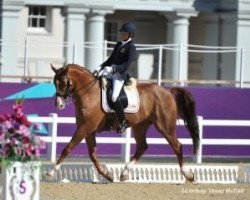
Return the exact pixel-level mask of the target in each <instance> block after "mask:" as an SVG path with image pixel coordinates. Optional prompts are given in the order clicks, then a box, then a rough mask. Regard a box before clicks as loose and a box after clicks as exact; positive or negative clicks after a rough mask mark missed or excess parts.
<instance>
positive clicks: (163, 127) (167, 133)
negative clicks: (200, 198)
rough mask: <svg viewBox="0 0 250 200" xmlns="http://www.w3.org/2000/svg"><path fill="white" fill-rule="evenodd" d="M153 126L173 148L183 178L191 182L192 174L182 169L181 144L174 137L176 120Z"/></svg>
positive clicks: (192, 179) (157, 122)
mask: <svg viewBox="0 0 250 200" xmlns="http://www.w3.org/2000/svg"><path fill="white" fill-rule="evenodd" d="M155 126H156V128H157V129H158V130H159V132H160V133H161V134H162V135H163V136H164V137H165V138H166V139H167V141H168V143H169V144H170V146H171V147H172V148H173V150H174V152H175V154H176V156H177V159H178V162H179V165H180V168H181V172H182V174H183V175H184V176H185V178H186V179H187V180H188V181H191V182H193V181H194V174H193V173H191V172H190V171H189V170H187V169H186V168H185V167H184V160H183V152H182V144H181V143H180V142H179V141H178V139H177V137H176V133H175V128H176V120H175V119H172V121H171V120H170V119H169V120H168V121H167V122H164V123H163V122H159V121H156V123H155Z"/></svg>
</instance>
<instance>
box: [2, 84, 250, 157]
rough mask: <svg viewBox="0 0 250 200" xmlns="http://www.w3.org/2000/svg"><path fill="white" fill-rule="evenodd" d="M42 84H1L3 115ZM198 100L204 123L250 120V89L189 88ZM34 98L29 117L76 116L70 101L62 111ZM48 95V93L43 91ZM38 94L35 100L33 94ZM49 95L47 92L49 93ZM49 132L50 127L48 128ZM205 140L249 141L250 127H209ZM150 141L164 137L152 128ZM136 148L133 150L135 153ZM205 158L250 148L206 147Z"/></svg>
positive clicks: (181, 133)
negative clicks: (17, 97)
mask: <svg viewBox="0 0 250 200" xmlns="http://www.w3.org/2000/svg"><path fill="white" fill-rule="evenodd" d="M37 85H39V84H34V83H33V84H31V83H30V84H29V83H27V84H20V83H0V113H8V112H11V109H12V105H13V104H14V101H15V100H13V99H12V100H10V99H9V98H8V97H10V96H11V95H13V94H16V93H18V92H20V91H26V90H29V88H33V89H34V87H35V86H37ZM186 89H187V90H189V91H190V92H191V93H192V94H193V96H194V99H195V102H196V109H197V114H198V115H199V116H203V118H204V119H237V120H250V106H249V99H250V89H240V88H219V87H213V88H212V87H187V88H186ZM31 91H32V92H31V95H30V96H29V95H28V98H25V104H24V112H25V114H27V115H29V114H37V115H39V116H48V115H49V113H57V114H58V115H59V116H67V117H73V116H74V105H73V103H72V102H71V101H70V102H69V103H68V106H67V107H66V109H64V110H62V111H59V110H57V109H56V108H55V106H54V97H53V96H52V97H46V95H45V96H44V95H43V97H41V98H39V93H41V90H40V91H39V90H38V91H34V90H31ZM43 92H44V91H43ZM34 93H37V94H36V95H34V96H35V97H34V98H33V97H32V94H34ZM45 93H46V91H45ZM45 128H47V124H45ZM74 130H75V125H67V124H60V125H59V128H58V135H60V136H71V135H72V134H73V133H74ZM203 134H204V138H222V139H223V138H227V139H233V138H235V139H249V138H250V127H243V128H242V127H205V128H204V133H203ZM147 135H148V138H150V137H159V138H160V137H162V136H161V135H160V134H159V133H158V132H157V131H156V130H155V128H154V127H153V126H152V127H150V129H149V130H148V133H147ZM97 136H102V137H105V136H108V137H110V136H114V137H117V136H118V137H119V135H118V134H117V133H110V132H103V133H100V134H98V135H97ZM177 136H178V137H179V138H190V137H189V134H188V132H187V131H186V130H185V128H183V127H178V128H177ZM64 146H65V144H59V145H58V148H57V153H58V154H59V153H60V152H61V150H62V148H63V147H64ZM134 149H135V145H133V146H132V152H134ZM183 149H184V154H185V155H192V146H190V145H185V146H184V147H183ZM98 152H99V154H100V155H111V156H112V155H114V156H116V155H120V153H121V145H119V144H114V145H113V144H112V145H110V144H99V145H98ZM72 154H73V155H87V148H86V145H85V144H80V145H79V146H77V147H76V148H75V149H74V151H73V152H72ZM146 155H153V156H154V155H155V156H157V155H162V156H163V155H168V156H169V155H170V156H172V155H173V150H172V149H171V148H170V147H169V145H149V148H148V150H147V152H146ZM203 155H204V156H216V157H219V156H223V157H230V156H232V157H250V156H249V155H250V146H237V144H236V145H235V146H225V145H220V146H217V145H216V146H215V145H209V146H203Z"/></svg>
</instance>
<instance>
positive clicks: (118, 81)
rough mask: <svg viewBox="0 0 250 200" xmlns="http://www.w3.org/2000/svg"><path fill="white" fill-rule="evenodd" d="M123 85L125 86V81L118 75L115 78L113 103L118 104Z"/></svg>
mask: <svg viewBox="0 0 250 200" xmlns="http://www.w3.org/2000/svg"><path fill="white" fill-rule="evenodd" d="M123 84H124V80H123V79H121V78H120V77H118V76H116V75H114V76H113V94H112V101H113V102H116V100H117V98H118V96H119V94H120V92H121V89H122V86H123Z"/></svg>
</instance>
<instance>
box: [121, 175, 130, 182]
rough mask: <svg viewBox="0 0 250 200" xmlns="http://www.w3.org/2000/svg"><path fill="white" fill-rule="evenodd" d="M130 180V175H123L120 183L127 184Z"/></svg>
mask: <svg viewBox="0 0 250 200" xmlns="http://www.w3.org/2000/svg"><path fill="white" fill-rule="evenodd" d="M128 180H129V175H128V174H121V176H120V181H121V182H125V181H128Z"/></svg>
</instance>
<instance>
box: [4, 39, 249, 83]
mask: <svg viewBox="0 0 250 200" xmlns="http://www.w3.org/2000/svg"><path fill="white" fill-rule="evenodd" d="M112 45H114V42H111V41H106V40H105V41H102V42H100V41H99V42H85V43H83V44H79V43H73V44H72V43H67V42H64V43H63V44H61V43H58V42H47V43H46V42H44V41H39V40H32V39H29V38H26V39H25V40H24V41H1V40H0V46H8V47H10V48H11V47H17V48H18V51H19V52H20V53H19V57H18V65H19V69H23V73H22V75H20V74H17V75H16V76H14V75H11V76H8V75H2V76H0V78H5V79H8V78H9V79H13V78H15V79H21V80H24V81H25V80H26V81H28V80H30V81H52V77H47V76H43V75H37V74H36V72H35V69H34V68H39V67H48V70H49V66H50V63H51V62H52V63H57V64H60V65H63V64H65V63H77V57H78V54H79V52H80V53H81V54H82V53H83V52H85V54H86V52H87V51H89V50H98V51H102V54H103V59H104V60H105V59H106V58H107V56H108V53H110V51H111V50H112V49H113V48H110V46H112ZM136 46H137V50H138V52H139V53H143V54H144V53H145V54H147V55H149V54H150V55H151V56H154V58H153V59H154V61H153V62H154V63H153V65H154V66H153V68H154V69H153V70H154V71H153V72H152V74H154V75H153V78H152V77H151V78H150V77H149V80H151V81H152V80H153V81H156V82H157V83H158V84H159V85H161V84H162V83H170V84H180V85H187V84H206V85H208V84H213V85H215V84H221V85H231V86H238V87H247V86H248V85H249V84H250V82H249V81H246V78H245V77H244V72H245V70H246V66H245V65H246V61H247V57H248V54H249V52H250V50H249V49H248V48H247V47H229V46H224V47H221V46H202V45H192V44H188V45H184V44H182V43H179V44H136ZM35 51H38V52H40V51H41V52H44V55H43V58H41V57H40V54H39V57H36V55H35V54H34V55H33V53H34V52H35ZM50 51H51V53H49V52H50ZM52 52H53V53H54V52H57V53H56V56H55V58H54V57H53V54H52ZM63 52H64V53H63ZM65 52H68V54H69V55H67V57H66V56H65ZM173 53H175V54H177V57H178V61H177V65H178V66H177V68H178V69H177V71H178V77H177V79H176V80H167V79H163V78H162V77H163V74H164V73H165V74H166V73H169V72H168V71H167V72H164V70H168V69H167V68H166V66H167V65H169V64H168V63H167V62H168V61H166V57H168V56H169V55H171V54H173ZM190 53H195V54H217V55H221V56H223V57H225V56H228V57H229V58H230V57H235V58H237V62H234V61H233V63H230V65H237V67H236V68H237V69H239V76H238V78H237V80H199V79H189V80H183V79H182V78H181V74H182V70H183V69H182V65H183V59H184V58H185V56H186V54H190ZM48 54H49V55H48ZM231 55H232V56H231ZM46 56H47V57H46ZM145 59H147V58H145ZM167 60H169V59H167ZM102 62H103V61H102V60H100V63H102ZM194 62H196V61H194ZM85 64H86V63H85ZM194 64H195V63H194ZM36 65H37V66H36ZM170 65H171V66H172V64H170ZM225 65H228V63H225ZM34 66H36V67H34ZM144 71H145V70H144ZM19 72H20V70H19ZM138 73H139V72H138ZM136 78H139V77H136ZM147 80H148V79H146V80H142V81H147Z"/></svg>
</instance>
